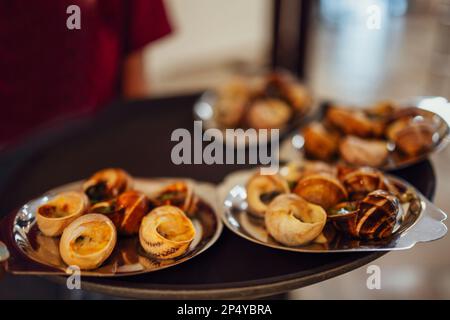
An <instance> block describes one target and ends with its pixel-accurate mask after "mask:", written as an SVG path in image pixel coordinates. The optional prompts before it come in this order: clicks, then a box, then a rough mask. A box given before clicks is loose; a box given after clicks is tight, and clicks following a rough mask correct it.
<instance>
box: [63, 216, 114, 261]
mask: <svg viewBox="0 0 450 320" xmlns="http://www.w3.org/2000/svg"><path fill="white" fill-rule="evenodd" d="M116 241H117V234H116V228H115V227H114V224H113V223H112V221H111V220H110V219H109V218H107V217H106V216H105V215H102V214H96V213H89V214H86V215H84V216H81V217H79V218H78V219H76V220H75V221H73V222H72V223H71V224H70V225H69V226H68V227H67V228H66V229H65V230H64V232H63V234H62V237H61V241H60V243H59V252H60V254H61V257H62V259H63V260H64V262H65V263H66V264H67V265H69V266H71V265H75V266H78V267H79V268H80V269H83V270H92V269H96V268H98V267H99V266H100V265H101V264H102V263H103V262H104V261H105V260H106V259H108V257H109V256H110V255H111V253H112V251H113V250H114V246H115V245H116Z"/></svg>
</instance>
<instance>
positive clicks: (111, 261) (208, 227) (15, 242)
mask: <svg viewBox="0 0 450 320" xmlns="http://www.w3.org/2000/svg"><path fill="white" fill-rule="evenodd" d="M179 180H184V181H188V182H189V183H192V185H193V187H194V190H195V193H196V195H197V196H198V197H199V198H200V204H199V209H198V211H197V212H196V214H195V216H194V217H193V218H192V222H193V224H194V227H195V229H196V237H195V238H194V240H193V241H192V243H191V245H190V247H189V249H188V251H187V252H186V253H185V254H184V255H183V256H181V257H179V258H176V259H170V260H158V259H156V258H154V257H152V256H149V255H148V254H146V253H145V252H144V250H143V249H142V248H141V246H140V244H139V239H138V236H131V237H119V238H118V241H117V244H116V248H115V249H114V251H113V253H112V254H111V256H110V257H109V258H108V259H107V260H106V261H105V262H104V263H103V264H102V266H100V267H99V268H98V269H95V270H90V271H81V275H82V276H98V277H116V276H126V275H136V274H142V273H148V272H153V271H157V270H161V269H164V268H168V267H171V266H174V265H177V264H180V263H183V262H185V261H187V260H189V259H191V258H193V257H195V256H197V255H199V254H200V253H202V252H203V251H205V250H206V249H208V248H209V247H211V246H212V245H213V244H214V243H215V242H216V240H217V239H218V238H219V235H220V233H221V231H222V222H221V220H220V217H219V215H218V213H217V210H216V208H215V205H216V199H215V187H214V185H211V184H207V183H200V182H196V181H193V180H189V179H177V181H179ZM173 181H175V180H174V179H166V178H160V179H135V180H134V184H135V185H134V186H135V189H136V190H139V191H141V192H144V193H145V194H147V195H151V194H152V193H154V192H155V191H156V190H158V189H159V188H161V186H163V185H165V184H168V183H170V182H173ZM81 185H82V182H74V183H71V184H67V185H64V186H62V187H59V188H56V189H53V190H51V191H49V192H48V193H46V194H45V195H43V196H41V197H39V198H37V199H34V200H32V201H29V202H28V203H26V204H25V205H23V206H22V208H20V209H19V210H18V211H17V212H15V213H13V214H12V216H11V217H10V219H6V222H5V221H3V224H2V225H1V226H0V227H1V230H0V231H3V234H6V235H7V236H9V237H7V240H6V245H5V244H2V243H1V242H0V254H1V255H2V256H3V258H5V260H6V259H7V258H9V259H8V260H7V263H6V270H7V271H9V272H11V273H14V274H47V275H48V274H50V275H55V274H65V273H67V272H69V271H70V270H67V265H65V263H64V262H63V261H62V259H61V257H60V254H59V238H57V237H55V238H52V237H47V236H44V235H43V234H42V233H41V232H40V231H39V229H38V228H37V224H36V218H35V212H36V210H37V207H38V206H40V205H42V204H43V203H45V202H47V201H49V200H50V199H51V198H52V197H54V196H55V195H56V194H57V193H59V192H62V191H69V190H81ZM8 240H9V241H8ZM6 246H7V247H8V248H7V249H8V250H7V249H6ZM8 251H9V253H10V257H8V255H7V254H8ZM2 252H3V253H2ZM0 260H1V259H0Z"/></svg>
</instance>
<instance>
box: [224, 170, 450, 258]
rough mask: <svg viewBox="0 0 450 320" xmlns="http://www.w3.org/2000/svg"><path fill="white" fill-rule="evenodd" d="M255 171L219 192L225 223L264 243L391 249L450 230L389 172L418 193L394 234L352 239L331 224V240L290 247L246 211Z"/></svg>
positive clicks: (321, 249)
mask: <svg viewBox="0 0 450 320" xmlns="http://www.w3.org/2000/svg"><path fill="white" fill-rule="evenodd" d="M254 173H255V170H248V171H239V172H236V173H233V174H231V175H229V176H228V177H227V178H226V179H225V181H224V182H223V183H222V185H221V186H220V190H219V192H220V199H221V203H222V219H223V221H224V223H225V225H226V226H227V227H228V228H229V229H230V230H231V231H232V232H234V233H235V234H237V235H238V236H240V237H243V238H245V239H247V240H249V241H252V242H254V243H258V244H260V245H264V246H267V247H272V248H276V249H281V250H288V251H297V252H308V253H333V252H364V251H390V250H405V249H410V248H412V247H413V246H414V245H415V244H416V243H418V242H428V241H433V240H437V239H439V238H442V237H443V236H444V235H445V234H446V233H447V227H446V226H445V224H444V223H443V221H444V220H445V219H446V218H447V215H446V214H445V213H444V212H443V211H442V210H440V209H439V208H437V207H436V206H435V205H433V204H432V203H431V202H430V201H428V200H427V199H426V198H425V197H424V196H423V195H422V194H421V193H420V192H419V191H417V189H415V188H414V187H413V186H412V185H410V184H409V183H407V182H406V181H404V180H401V179H399V178H397V177H394V176H391V175H387V177H388V179H391V180H393V181H396V182H398V183H401V184H403V185H405V186H406V187H407V188H408V189H409V190H410V191H411V192H412V193H413V194H414V195H415V197H414V198H413V200H411V201H410V202H408V203H406V204H403V205H402V208H401V209H402V210H400V211H401V212H400V213H399V215H398V218H397V224H396V226H395V228H394V232H393V235H392V237H390V238H388V239H386V240H378V241H375V240H372V241H368V240H355V239H349V238H346V237H344V236H343V235H342V234H340V233H339V232H338V231H336V230H334V228H333V227H332V226H331V225H330V224H328V223H327V226H326V227H325V229H324V234H325V235H326V237H327V239H328V242H327V243H325V244H315V243H313V244H309V245H305V246H299V247H288V246H285V245H282V244H280V243H278V242H277V241H276V240H274V239H273V238H272V237H271V236H270V235H269V234H268V232H267V231H266V229H265V226H264V221H263V220H262V219H258V218H254V217H253V216H251V215H250V214H249V213H248V212H247V211H246V210H247V201H246V197H247V194H246V190H245V184H246V182H247V181H248V179H249V178H250V177H251V176H252V175H253V174H254Z"/></svg>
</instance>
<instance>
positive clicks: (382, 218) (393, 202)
mask: <svg viewBox="0 0 450 320" xmlns="http://www.w3.org/2000/svg"><path fill="white" fill-rule="evenodd" d="M399 210H400V203H399V201H398V199H397V198H396V197H395V196H394V195H392V194H390V193H388V192H386V191H384V190H376V191H373V192H371V193H369V194H368V195H367V196H366V197H365V198H364V199H362V200H361V201H360V202H348V203H344V204H340V205H338V206H337V207H335V208H334V209H333V210H331V212H328V218H329V219H330V221H332V222H333V224H334V226H335V227H336V228H337V229H338V230H340V231H342V232H344V233H346V234H347V235H349V236H351V237H355V238H361V239H383V238H386V237H389V236H390V235H392V231H393V229H394V226H395V223H396V220H397V215H398V213H399Z"/></svg>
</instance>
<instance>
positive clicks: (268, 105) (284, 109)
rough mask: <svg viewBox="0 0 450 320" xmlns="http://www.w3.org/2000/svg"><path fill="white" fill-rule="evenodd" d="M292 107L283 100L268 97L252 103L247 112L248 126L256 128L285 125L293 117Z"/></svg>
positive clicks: (271, 127)
mask: <svg viewBox="0 0 450 320" xmlns="http://www.w3.org/2000/svg"><path fill="white" fill-rule="evenodd" d="M291 115H292V109H291V108H290V107H289V106H288V105H287V104H286V103H285V102H283V101H282V100H278V99H273V98H267V99H258V100H256V101H255V102H253V103H252V105H251V106H250V107H249V110H248V113H247V123H248V126H249V127H251V128H255V129H273V128H281V127H283V126H284V125H285V124H286V123H287V122H288V121H289V119H290V118H291Z"/></svg>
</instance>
